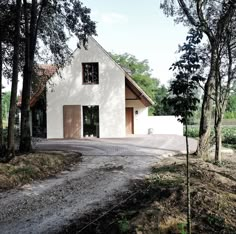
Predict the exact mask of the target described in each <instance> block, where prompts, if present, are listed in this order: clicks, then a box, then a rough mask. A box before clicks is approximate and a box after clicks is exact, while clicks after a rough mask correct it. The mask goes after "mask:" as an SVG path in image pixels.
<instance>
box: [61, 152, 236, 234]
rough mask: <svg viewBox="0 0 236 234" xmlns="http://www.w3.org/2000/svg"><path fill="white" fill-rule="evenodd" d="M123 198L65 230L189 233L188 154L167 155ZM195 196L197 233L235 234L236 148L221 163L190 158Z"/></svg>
mask: <svg viewBox="0 0 236 234" xmlns="http://www.w3.org/2000/svg"><path fill="white" fill-rule="evenodd" d="M119 199H120V204H119V205H118V206H110V207H107V208H106V209H105V210H97V211H96V212H93V213H91V214H89V215H86V216H84V217H83V218H82V219H80V220H78V222H77V223H76V222H75V223H73V224H71V226H70V227H65V228H64V230H63V231H62V232H61V233H110V234H113V233H136V234H153V233H160V234H165V233H173V234H178V233H180V234H184V233H186V231H185V230H186V215H185V214H186V189H185V156H183V155H179V156H176V157H169V158H166V159H163V160H162V161H161V162H159V163H158V165H156V166H155V167H154V168H153V173H152V174H151V175H150V176H148V177H147V178H146V180H145V181H133V184H132V185H131V190H130V191H129V193H127V194H125V195H124V196H123V197H120V198H119ZM191 199H192V201H191V206H192V210H191V216H192V233H196V234H198V233H204V234H210V233H225V234H233V233H236V154H235V153H234V154H233V155H224V160H223V163H222V165H215V164H214V163H212V162H210V161H209V162H204V161H202V160H200V159H197V158H194V157H192V158H191Z"/></svg>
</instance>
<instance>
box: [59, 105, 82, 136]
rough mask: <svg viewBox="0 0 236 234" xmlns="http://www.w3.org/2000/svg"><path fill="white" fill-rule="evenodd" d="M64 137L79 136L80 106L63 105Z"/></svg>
mask: <svg viewBox="0 0 236 234" xmlns="http://www.w3.org/2000/svg"><path fill="white" fill-rule="evenodd" d="M63 128H64V138H66V139H71V138H74V139H78V138H81V106H79V105H66V106H63Z"/></svg>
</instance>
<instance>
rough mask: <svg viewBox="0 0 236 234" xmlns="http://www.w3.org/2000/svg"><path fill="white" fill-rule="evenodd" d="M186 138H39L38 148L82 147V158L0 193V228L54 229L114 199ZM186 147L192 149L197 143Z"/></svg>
mask: <svg viewBox="0 0 236 234" xmlns="http://www.w3.org/2000/svg"><path fill="white" fill-rule="evenodd" d="M184 142H185V139H184V137H180V136H171V135H169V136H167V135H162V136H161V135H160V136H154V135H151V136H146V137H141V136H140V137H131V138H123V139H90V140H88V139H87V140H70V141H66V140H50V141H41V142H38V143H37V144H36V149H38V150H66V151H77V152H81V153H82V154H83V156H82V162H81V163H80V164H79V165H76V166H74V167H73V168H72V169H71V170H70V171H64V172H63V173H61V174H60V175H58V176H57V177H55V178H51V179H47V180H45V181H39V182H34V183H33V184H31V185H26V186H23V187H22V188H20V189H14V190H10V191H8V192H2V193H0V206H1V209H0V233H2V234H5V233H11V234H13V233H17V234H18V233H19V234H20V233H24V234H27V233H57V232H59V231H60V229H61V227H62V226H64V225H69V223H70V221H71V220H73V219H75V218H79V217H80V216H82V215H83V214H85V213H87V212H90V211H92V210H93V209H97V208H101V207H103V206H105V205H107V204H109V203H112V202H113V203H115V199H116V196H117V194H120V193H123V192H125V191H127V189H128V185H129V183H130V182H131V181H132V180H134V179H140V178H143V177H144V176H145V175H147V174H148V173H149V171H150V168H151V166H152V165H153V164H154V163H157V162H158V160H159V159H160V158H162V157H164V156H167V155H171V154H176V153H178V152H180V151H184V149H185V146H184ZM190 146H191V150H195V148H196V142H195V141H194V140H191V141H190Z"/></svg>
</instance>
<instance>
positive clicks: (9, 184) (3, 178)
mask: <svg viewBox="0 0 236 234" xmlns="http://www.w3.org/2000/svg"><path fill="white" fill-rule="evenodd" d="M79 160H80V157H79V156H78V155H75V154H73V155H68V154H61V153H33V154H28V155H21V156H17V157H15V158H14V159H13V160H12V161H11V162H9V163H0V191H3V190H7V189H11V188H14V187H17V186H21V185H24V184H27V183H30V182H32V181H33V180H38V179H45V178H47V177H50V176H53V175H55V174H56V173H58V172H60V171H62V170H65V169H67V168H68V167H69V166H71V165H72V164H74V163H77V162H79Z"/></svg>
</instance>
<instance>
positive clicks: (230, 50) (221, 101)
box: [214, 22, 236, 163]
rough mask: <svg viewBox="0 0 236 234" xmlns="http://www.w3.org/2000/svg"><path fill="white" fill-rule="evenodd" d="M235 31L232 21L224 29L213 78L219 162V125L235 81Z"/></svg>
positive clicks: (216, 158)
mask: <svg viewBox="0 0 236 234" xmlns="http://www.w3.org/2000/svg"><path fill="white" fill-rule="evenodd" d="M235 40H236V33H235V25H234V22H231V23H230V24H229V26H228V28H227V29H226V33H225V38H224V40H222V42H221V45H220V50H219V55H218V57H219V60H218V71H217V75H216V78H215V95H214V98H215V124H214V129H215V161H216V162H219V163H221V144H222V139H221V125H222V120H223V115H224V112H225V109H226V106H227V102H228V99H229V96H230V92H231V90H232V86H233V83H234V82H235V81H236V65H235V62H236V47H235Z"/></svg>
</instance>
